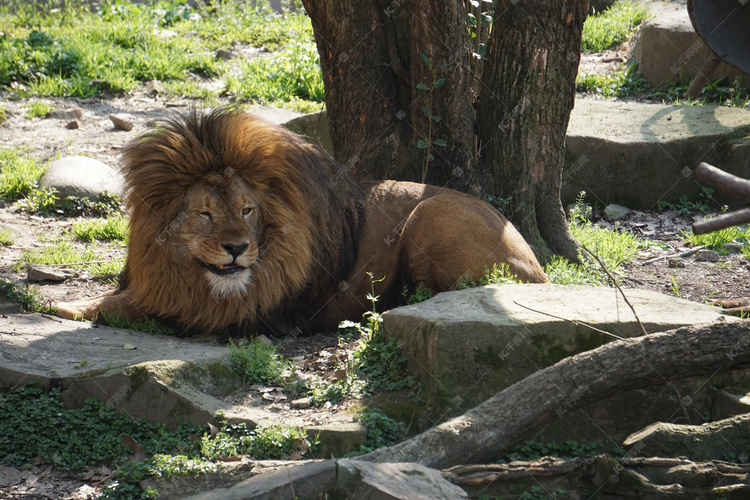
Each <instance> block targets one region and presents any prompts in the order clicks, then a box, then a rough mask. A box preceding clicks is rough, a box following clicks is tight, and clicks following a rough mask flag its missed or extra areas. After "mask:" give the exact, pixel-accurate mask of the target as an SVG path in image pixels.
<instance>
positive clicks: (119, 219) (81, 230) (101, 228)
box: [71, 214, 129, 243]
mask: <svg viewBox="0 0 750 500" xmlns="http://www.w3.org/2000/svg"><path fill="white" fill-rule="evenodd" d="M71 232H72V233H73V236H75V237H76V239H78V240H79V241H83V242H87V243H89V242H93V241H96V240H99V241H118V242H120V243H127V242H128V236H129V226H128V219H127V218H125V217H123V216H122V215H121V214H116V215H112V216H110V217H107V218H106V219H90V220H82V221H79V222H76V223H74V224H73V227H72V228H71Z"/></svg>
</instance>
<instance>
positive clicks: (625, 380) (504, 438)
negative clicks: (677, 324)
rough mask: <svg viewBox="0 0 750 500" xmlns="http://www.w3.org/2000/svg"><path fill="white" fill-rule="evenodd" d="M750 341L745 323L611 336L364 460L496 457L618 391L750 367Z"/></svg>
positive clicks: (433, 462) (433, 461)
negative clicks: (558, 419)
mask: <svg viewBox="0 0 750 500" xmlns="http://www.w3.org/2000/svg"><path fill="white" fill-rule="evenodd" d="M747 346H750V324H746V323H743V322H732V323H725V322H720V323H715V324H711V325H707V326H701V327H690V328H680V329H677V330H671V331H669V332H664V333H655V334H650V335H647V336H643V337H637V338H633V339H625V340H618V341H614V342H610V343H608V344H606V345H603V346H601V347H599V348H597V349H593V350H591V351H587V352H584V353H581V354H577V355H575V356H571V357H569V358H566V359H564V360H562V361H560V362H558V363H557V364H555V365H554V366H551V367H548V368H546V369H544V370H540V371H538V372H536V373H534V374H532V375H531V376H529V377H527V378H525V379H524V380H521V381H520V382H517V383H515V384H513V385H512V386H510V387H508V388H506V389H504V390H503V391H501V392H499V393H498V394H496V395H495V396H493V397H492V398H490V399H489V400H487V401H485V402H484V403H482V404H480V405H478V406H476V407H475V408H473V409H471V410H469V411H468V412H466V413H465V414H464V415H461V416H459V417H456V418H454V419H451V420H449V421H447V422H444V423H442V424H440V425H438V426H436V427H434V428H432V429H430V430H428V431H426V432H424V433H422V434H419V435H417V436H415V437H413V438H411V439H409V440H407V441H404V442H402V443H399V444H397V445H394V446H391V447H389V448H381V449H380V450H376V451H374V452H372V453H368V454H366V455H363V456H361V457H359V458H358V459H359V460H368V461H374V462H418V463H421V464H424V465H428V466H431V467H448V466H452V465H456V464H459V463H481V462H485V463H486V462H492V461H494V460H496V459H497V458H498V457H500V456H502V455H503V454H505V453H507V452H508V451H509V450H511V449H512V448H513V447H514V446H515V445H516V444H518V443H519V442H521V441H522V440H523V439H524V438H525V437H526V436H527V435H528V433H529V432H531V431H532V430H533V429H535V428H537V427H538V426H539V425H540V424H542V423H544V422H545V421H547V420H550V419H551V418H553V417H554V416H555V415H556V414H557V413H559V412H560V411H561V410H562V411H564V412H566V413H567V412H570V411H573V410H575V409H577V408H580V407H581V406H583V405H585V404H588V403H591V402H593V401H597V400H599V399H603V398H605V397H607V396H611V395H613V394H615V393H619V392H623V391H626V390H630V389H636V388H640V387H647V386H655V385H662V384H664V383H665V381H667V380H676V379H681V378H686V377H690V376H695V375H702V374H710V373H714V372H715V371H717V370H718V369H720V368H723V369H739V368H745V367H748V366H750V349H748V348H747ZM657 367H658V368H657ZM550 380H554V381H555V384H550V383H549V381H550Z"/></svg>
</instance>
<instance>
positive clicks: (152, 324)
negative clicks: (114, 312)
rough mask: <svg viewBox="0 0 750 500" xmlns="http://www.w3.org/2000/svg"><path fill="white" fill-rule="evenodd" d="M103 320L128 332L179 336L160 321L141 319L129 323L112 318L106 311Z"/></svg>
mask: <svg viewBox="0 0 750 500" xmlns="http://www.w3.org/2000/svg"><path fill="white" fill-rule="evenodd" d="M101 315H102V319H104V322H105V323H107V324H108V325H109V326H111V327H113V328H125V329H128V330H138V331H140V332H146V333H156V334H160V335H177V330H175V329H173V328H170V327H168V326H165V325H163V324H161V323H159V322H158V321H151V320H147V319H141V320H138V321H128V320H125V319H121V318H119V317H117V316H110V315H108V314H106V313H105V312H104V311H102V312H101Z"/></svg>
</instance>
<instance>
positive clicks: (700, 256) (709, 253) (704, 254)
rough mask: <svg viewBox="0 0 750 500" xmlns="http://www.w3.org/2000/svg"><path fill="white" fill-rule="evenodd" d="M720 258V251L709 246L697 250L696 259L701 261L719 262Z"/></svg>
mask: <svg viewBox="0 0 750 500" xmlns="http://www.w3.org/2000/svg"><path fill="white" fill-rule="evenodd" d="M720 259H721V258H720V257H719V254H718V252H714V251H713V250H709V249H707V248H702V249H700V250H698V251H697V252H695V260H697V261H700V262H719V260H720Z"/></svg>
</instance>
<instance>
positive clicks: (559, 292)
mask: <svg viewBox="0 0 750 500" xmlns="http://www.w3.org/2000/svg"><path fill="white" fill-rule="evenodd" d="M625 293H626V294H627V296H628V300H629V301H630V302H631V303H632V304H633V307H634V308H635V310H636V312H637V314H638V317H639V318H640V320H641V322H642V323H643V325H644V327H645V328H646V330H647V331H648V332H651V333H653V332H660V331H666V330H670V329H673V328H677V327H680V326H688V325H695V324H701V323H711V322H714V321H717V320H720V319H722V320H723V321H737V320H736V319H735V318H731V317H729V316H726V315H724V314H723V313H722V312H721V310H720V309H718V308H712V307H709V306H705V305H702V304H695V303H693V302H688V301H687V300H682V299H678V298H674V297H669V296H666V295H663V294H660V293H656V292H651V291H646V290H636V289H626V290H625ZM561 318H564V319H561ZM584 324H585V325H590V326H592V327H595V328H598V329H600V330H605V331H608V332H612V333H613V334H615V335H618V336H620V337H633V336H639V335H642V331H641V328H640V326H639V325H638V323H637V321H636V318H635V316H634V314H633V312H632V311H631V310H630V308H629V307H628V305H627V304H626V303H625V301H624V300H623V298H622V296H621V295H620V294H619V292H618V291H617V290H616V289H614V288H602V287H588V286H562V285H553V284H527V285H495V286H489V287H481V288H473V289H468V290H460V291H455V292H446V293H440V294H437V295H436V296H435V297H433V298H432V299H430V300H427V301H425V302H422V303H420V304H417V305H413V306H406V307H400V308H397V309H392V310H390V311H388V312H386V313H384V314H383V327H384V329H385V331H386V333H387V335H388V336H389V337H391V338H394V339H395V340H396V342H397V343H398V345H399V346H401V349H402V352H403V354H404V356H405V357H406V359H407V364H408V367H409V369H410V370H411V371H412V372H415V373H417V375H418V377H419V379H420V380H421V381H422V383H423V384H424V399H425V403H426V409H425V414H424V417H423V418H422V419H420V420H419V421H417V420H416V419H415V422H414V423H413V427H415V428H416V430H423V429H424V428H425V427H428V426H431V425H434V424H435V423H437V422H436V420H438V419H439V420H440V421H441V420H444V419H447V418H449V417H452V416H455V415H459V414H462V413H464V412H465V411H466V410H468V409H469V408H472V407H474V406H476V405H477V404H479V403H481V402H483V401H485V400H486V399H487V398H489V397H490V396H492V395H494V394H496V393H497V392H498V391H500V390H502V389H505V388H506V387H508V386H510V385H512V384H514V383H516V382H518V381H520V380H521V379H523V378H525V377H527V376H529V375H531V374H533V373H534V372H536V371H537V370H540V369H542V368H545V367H547V366H551V365H553V364H554V363H556V362H558V361H560V360H561V359H564V358H566V357H568V356H570V355H573V354H577V353H579V352H583V351H587V350H589V349H593V348H596V347H599V346H600V345H602V344H605V343H607V342H610V341H611V340H613V337H610V336H608V335H605V334H602V333H599V332H596V331H594V330H592V329H591V328H589V327H588V326H584ZM646 399H648V398H646ZM654 399H655V398H654ZM636 400H638V399H637V398H636ZM640 401H641V403H643V401H644V398H643V397H641V398H640ZM607 404H608V405H609V406H608V408H609V410H607V411H611V409H612V408H621V406H620V405H619V404H617V403H613V402H611V401H608V402H607ZM628 405H629V409H632V411H633V412H636V411H643V412H644V414H645V413H646V411H647V408H643V407H637V405H634V404H632V402H630V401H629V402H628ZM646 406H648V404H647V405H646ZM636 408H637V409H636ZM659 409H663V407H659ZM654 411H656V410H654ZM669 411H670V412H672V411H674V408H673V406H672V405H670V406H669ZM597 412H599V413H600V414H603V413H604V412H603V411H602V410H600V409H598V408H597ZM621 413H622V414H624V411H623V412H621ZM565 414H566V410H565V408H561V409H560V415H559V416H560V417H563V416H565ZM649 415H651V414H649ZM668 416H669V414H668V415H667V416H666V417H664V418H667V417H668ZM573 417H576V418H577V416H575V415H574V416H573ZM627 418H631V419H632V418H633V416H632V415H628V416H627ZM555 420H561V421H563V420H564V419H555ZM636 420H637V419H636ZM587 422H588V421H587ZM597 422H599V421H598V420H597ZM609 423H611V422H607V424H603V425H606V430H605V432H607V433H610V434H611V435H612V436H615V435H617V432H619V431H618V429H622V428H628V427H627V425H624V427H619V428H618V427H617V426H618V425H621V422H616V423H613V425H611V426H610V425H608V424H609ZM627 423H628V422H627V421H626V422H625V424H627ZM575 424H576V425H578V426H579V427H580V429H581V431H580V432H581V433H582V434H583V433H584V431H585V432H588V431H587V430H585V429H584V427H585V422H581V421H580V419H577V421H576V422H575ZM630 430H631V432H634V431H635V430H637V429H633V428H632V427H631V428H630ZM564 431H565V432H570V428H569V427H568V428H566V429H564ZM624 435H627V433H625V434H624ZM558 437H559V436H558ZM547 439H548V440H554V439H550V438H547ZM563 439H564V438H563ZM571 439H572V438H571ZM576 439H578V438H576ZM612 439H615V438H614V437H613V438H612Z"/></svg>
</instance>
